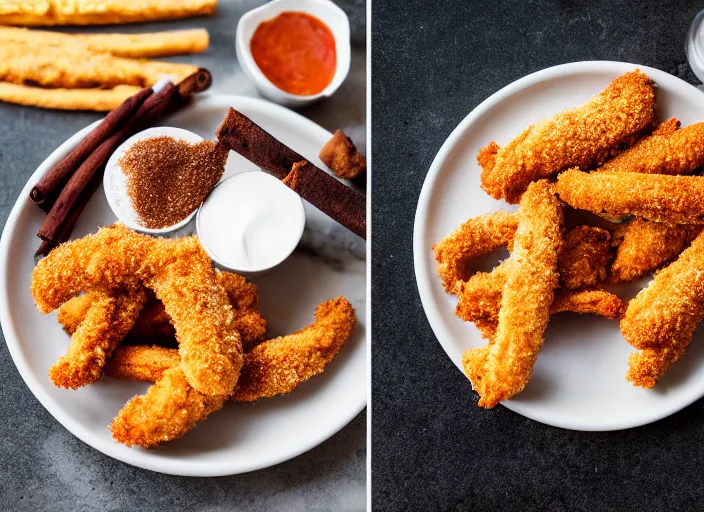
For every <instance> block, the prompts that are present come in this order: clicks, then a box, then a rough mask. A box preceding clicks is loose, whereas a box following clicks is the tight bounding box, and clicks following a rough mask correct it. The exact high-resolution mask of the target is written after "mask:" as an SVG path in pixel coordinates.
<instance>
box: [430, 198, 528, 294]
mask: <svg viewBox="0 0 704 512" xmlns="http://www.w3.org/2000/svg"><path fill="white" fill-rule="evenodd" d="M517 224H518V217H517V216H516V215H515V214H513V213H509V212H507V211H504V210H499V211H496V212H491V213H486V214H484V215H479V216H478V217H474V218H471V219H469V220H467V221H466V222H464V223H463V224H462V225H461V226H460V227H459V228H457V229H456V230H454V231H453V232H452V233H450V234H449V235H447V236H446V237H445V238H443V239H442V240H441V241H440V242H438V243H437V244H435V245H433V247H432V250H433V251H435V261H437V263H438V275H439V276H440V279H442V283H443V286H444V287H445V290H446V291H447V292H448V293H452V292H453V290H454V289H455V283H457V281H461V280H462V279H463V277H464V276H463V270H464V267H465V264H466V263H467V262H468V261H471V260H472V259H474V258H478V257H479V256H481V255H483V254H486V253H489V252H491V251H493V250H494V249H497V248H499V247H501V246H502V245H506V244H507V243H508V241H509V240H510V239H512V238H513V234H514V233H515V231H516V226H517Z"/></svg>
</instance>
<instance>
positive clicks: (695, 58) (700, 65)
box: [685, 11, 704, 82]
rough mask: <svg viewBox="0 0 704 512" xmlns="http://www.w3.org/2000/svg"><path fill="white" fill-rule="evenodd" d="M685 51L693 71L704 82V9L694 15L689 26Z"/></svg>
mask: <svg viewBox="0 0 704 512" xmlns="http://www.w3.org/2000/svg"><path fill="white" fill-rule="evenodd" d="M685 52H686V53H687V60H688V61H689V66H690V67H691V68H692V71H694V74H695V75H697V78H699V80H700V81H702V82H704V11H701V12H699V14H697V15H696V16H695V17H694V21H692V25H691V26H690V27H689V31H688V32H687V40H686V42H685Z"/></svg>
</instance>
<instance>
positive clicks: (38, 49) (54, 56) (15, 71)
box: [0, 42, 198, 89]
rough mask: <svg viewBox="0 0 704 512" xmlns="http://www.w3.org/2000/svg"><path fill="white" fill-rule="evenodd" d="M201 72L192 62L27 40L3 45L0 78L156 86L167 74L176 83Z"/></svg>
mask: <svg viewBox="0 0 704 512" xmlns="http://www.w3.org/2000/svg"><path fill="white" fill-rule="evenodd" d="M196 71H198V68H197V67H196V66H192V65H190V64H176V63H171V62H155V61H149V60H138V59H124V58H122V57H115V56H113V55H110V54H108V53H93V52H90V51H87V50H83V51H67V50H64V49H62V48H56V47H51V46H43V45H36V44H26V43H7V42H3V43H2V44H0V80H2V81H4V82H10V83H14V84H19V85H40V86H42V87H45V88H55V87H60V88H69V89H75V88H90V87H115V86H117V85H136V86H139V87H147V86H151V85H154V84H155V83H157V82H158V81H159V80H160V79H161V78H163V77H164V76H170V77H171V78H172V80H173V81H174V82H178V81H180V80H183V79H184V78H186V77H187V76H188V75H190V74H192V73H195V72H196Z"/></svg>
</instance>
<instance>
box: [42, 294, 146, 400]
mask: <svg viewBox="0 0 704 512" xmlns="http://www.w3.org/2000/svg"><path fill="white" fill-rule="evenodd" d="M89 297H90V298H91V299H92V300H91V303H90V305H89V307H88V310H87V311H86V314H85V317H84V318H83V320H82V321H81V322H80V323H79V324H78V327H77V328H76V331H75V332H74V333H73V336H71V343H70V344H69V347H68V351H67V352H66V354H65V355H64V356H62V357H61V358H59V360H58V361H57V362H56V363H54V365H53V366H52V367H51V368H50V369H49V377H50V378H51V381H52V382H53V383H54V385H56V386H58V387H60V388H71V389H76V388H79V387H81V386H85V385H87V384H92V383H93V382H96V381H97V380H98V379H99V378H100V374H101V372H102V370H103V367H104V366H105V361H106V360H107V358H108V357H110V355H111V354H112V352H113V350H115V348H116V347H117V345H118V344H119V343H120V342H121V341H122V339H123V338H124V337H125V336H126V335H127V333H128V332H129V331H130V329H132V326H134V323H135V322H136V320H137V317H138V316H139V312H140V311H141V310H142V307H143V306H144V303H145V301H146V292H145V290H144V289H143V288H142V287H141V286H140V287H137V288H135V289H132V290H127V291H126V292H125V293H120V294H117V295H110V294H106V293H102V292H96V293H93V294H91V295H90V296H89Z"/></svg>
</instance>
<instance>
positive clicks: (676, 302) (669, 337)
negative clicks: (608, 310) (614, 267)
mask: <svg viewBox="0 0 704 512" xmlns="http://www.w3.org/2000/svg"><path fill="white" fill-rule="evenodd" d="M703 297H704V233H703V234H700V235H699V236H697V238H696V239H695V240H694V241H693V242H692V244H691V245H690V246H689V247H688V248H687V249H685V250H684V251H683V252H682V254H680V256H679V257H678V258H677V259H676V260H675V261H674V262H672V263H671V264H670V265H668V266H667V267H665V268H664V269H663V270H661V271H660V272H658V273H657V274H655V278H654V279H653V280H652V281H651V282H650V284H649V285H648V286H647V287H645V288H644V289H643V290H641V291H640V293H638V295H637V296H636V297H635V298H634V299H632V300H631V301H630V302H629V303H628V308H627V309H626V314H625V315H624V317H623V319H622V320H621V324H620V326H621V334H622V335H623V337H624V339H625V340H626V341H627V342H628V343H629V344H631V345H632V346H633V347H635V348H637V349H639V350H642V352H640V353H638V354H633V355H631V357H630V358H629V361H628V373H627V375H626V379H627V380H628V381H630V382H632V383H633V384H634V385H636V386H641V387H645V388H652V387H653V386H654V385H655V383H656V382H657V381H658V379H659V378H660V377H662V375H663V374H664V373H665V371H667V369H668V368H669V367H670V365H671V364H672V363H674V362H676V361H677V360H678V359H679V358H680V357H681V356H682V354H684V352H685V350H686V349H687V346H688V345H689V343H690V342H691V341H692V337H693V336H694V331H695V330H696V328H697V326H698V325H699V323H700V322H701V320H702V318H703V317H704V300H702V298H703Z"/></svg>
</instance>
